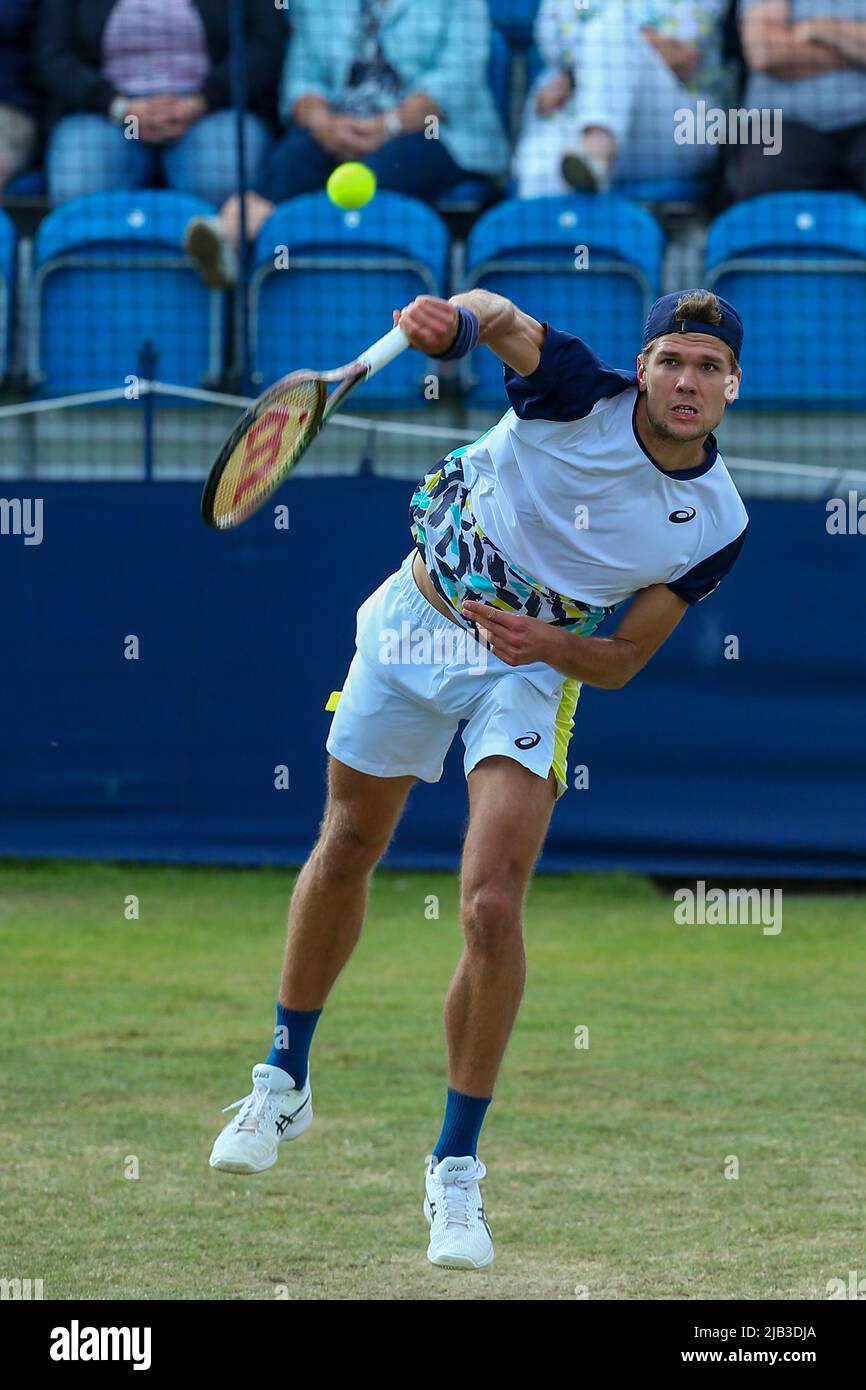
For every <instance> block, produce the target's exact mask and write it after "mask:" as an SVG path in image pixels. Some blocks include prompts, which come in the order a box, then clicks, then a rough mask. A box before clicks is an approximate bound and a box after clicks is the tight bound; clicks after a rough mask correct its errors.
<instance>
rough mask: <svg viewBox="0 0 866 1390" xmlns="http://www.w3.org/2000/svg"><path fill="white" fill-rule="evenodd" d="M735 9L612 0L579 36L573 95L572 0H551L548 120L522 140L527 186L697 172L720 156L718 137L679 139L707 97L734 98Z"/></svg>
mask: <svg viewBox="0 0 866 1390" xmlns="http://www.w3.org/2000/svg"><path fill="white" fill-rule="evenodd" d="M728 9H729V0H603V4H602V5H598V4H596V5H595V6H594V7H591V8H590V9H588V10H587V12H586V18H585V19H584V20H583V22H582V23H581V24H580V25H579V28H578V30H577V33H576V35H574V37H573V38H572V39H571V42H573V43H574V45H575V50H576V60H575V62H574V66H573V68H571V69H569V70H568V71H569V74H570V76H571V84H570V85H572V86H573V94H571V95H568V94H567V93H566V84H565V76H566V64H567V63H568V60H569V54H570V47H569V36H568V35H567V34H566V33H565V30H564V27H563V25H564V19H565V6H564V5H563V4H562V3H557V0H547V3H545V5H544V8H543V10H542V11H541V14H540V19H539V37H540V39H545V40H546V41H547V42H549V41H550V36H551V35H552V36H553V46H552V48H550V49H549V51H548V53H546V54H545V56H546V57H547V60H548V70H547V72H548V74H550V76H544V77H543V78H542V85H541V87H540V89H539V90H538V91H537V92H536V93H535V94H534V95H535V115H536V116H537V118H538V119H537V121H536V120H534V119H532V120H531V122H530V126H529V129H528V131H527V133H526V135H525V137H524V138H523V140H521V142H520V145H519V147H518V153H517V171H518V181H519V182H518V190H519V192H520V194H521V195H522V196H527V195H532V194H536V195H537V194H538V193H542V192H543V193H564V192H567V191H568V189H569V187H571V188H577V189H580V190H581V191H584V192H596V191H602V190H605V189H607V188H608V187H610V184H611V183H612V182H626V181H628V180H632V179H661V178H671V177H679V176H689V175H694V174H698V173H700V172H701V171H702V170H703V169H704V168H706V166H707V165H708V164H711V163H712V162H713V161H714V160H715V159H716V157H717V153H718V151H717V149H716V147H715V146H714V145H711V144H707V143H703V142H699V141H696V140H692V141H690V142H686V143H679V142H678V141H677V140H676V139H675V132H676V130H677V125H678V121H679V119H680V113H681V112H682V111H684V110H690V111H692V112H695V111H696V109H697V102H698V100H699V99H703V100H704V101H705V102H706V104H707V107H711V106H723V107H724V106H726V105H727V102H728V100H729V97H730V96H731V95H732V94H733V90H734V72H733V66H732V65H731V64H728V63H727V62H726V61H725V58H724V53H723V48H724V34H723V23H724V20H725V18H726V15H727V13H728ZM557 19H558V40H557ZM557 42H558V45H559V48H558V53H559V57H558V58H557V57H556V54H557ZM552 60H553V61H552ZM557 64H558V68H559V81H557V82H556V84H555V85H554V78H555V77H556V76H557V73H556V66H557ZM551 68H553V69H554V70H553V72H552V73H551ZM563 96H564V101H563V100H561V98H562V97H563ZM539 97H540V98H541V103H542V105H541V109H539V106H538V100H539ZM547 108H549V109H547ZM545 125H546V128H545Z"/></svg>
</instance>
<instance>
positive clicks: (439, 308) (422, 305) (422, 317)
mask: <svg viewBox="0 0 866 1390" xmlns="http://www.w3.org/2000/svg"><path fill="white" fill-rule="evenodd" d="M458 322H459V315H458V313H457V306H456V305H455V304H451V303H450V302H449V301H448V300H447V299H436V298H435V297H434V296H433V295H432V294H419V296H418V298H417V299H413V300H412V303H411V304H407V306H406V308H405V309H402V310H400V309H395V310H394V327H395V328H396V326H397V324H399V325H400V327H401V328H402V330H403V332H404V333H405V334H406V336H407V338H408V339H409V342H410V344H411V346H412V347H413V348H417V349H418V351H419V352H426V353H429V355H430V356H431V357H436V356H438V354H439V353H442V352H447V351H448V349H449V348H450V346H451V344H452V343H453V342H454V337H455V334H456V332H457V326H458Z"/></svg>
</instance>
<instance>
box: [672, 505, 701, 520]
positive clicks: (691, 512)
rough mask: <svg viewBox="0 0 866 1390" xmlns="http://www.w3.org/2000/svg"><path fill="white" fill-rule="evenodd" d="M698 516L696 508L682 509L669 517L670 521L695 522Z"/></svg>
mask: <svg viewBox="0 0 866 1390" xmlns="http://www.w3.org/2000/svg"><path fill="white" fill-rule="evenodd" d="M696 516H697V512H696V511H695V509H694V507H680V509H679V510H678V511H676V512H671V514H670V516H669V517H668V521H677V522H682V521H694V519H695V517H696Z"/></svg>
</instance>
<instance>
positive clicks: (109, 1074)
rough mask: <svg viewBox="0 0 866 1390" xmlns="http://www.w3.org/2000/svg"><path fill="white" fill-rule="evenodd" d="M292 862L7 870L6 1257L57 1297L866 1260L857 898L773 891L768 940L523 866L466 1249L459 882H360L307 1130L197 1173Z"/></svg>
mask: <svg viewBox="0 0 866 1390" xmlns="http://www.w3.org/2000/svg"><path fill="white" fill-rule="evenodd" d="M292 881H293V875H292V874H290V873H280V872H277V871H273V870H268V871H261V872H228V871H218V870H213V871H212V870H204V869H172V868H148V867H135V866H129V867H125V866H118V865H86V864H73V865H71V864H60V865H19V864H8V865H0V991H2V1007H3V1018H4V1020H5V1024H4V1028H3V1035H2V1061H0V1070H2V1072H3V1074H4V1076H5V1077H6V1079H7V1084H6V1086H5V1087H4V1092H3V1100H2V1112H0V1123H2V1134H3V1162H2V1165H0V1200H2V1204H3V1208H4V1211H3V1218H2V1227H3V1232H4V1237H3V1246H2V1268H0V1276H2V1277H8V1278H12V1277H19V1278H28V1277H29V1278H42V1279H43V1281H44V1293H45V1297H46V1298H63V1299H65V1298H128V1299H137V1298H189V1299H206V1298H234V1299H269V1298H274V1297H276V1296H277V1295H278V1293H282V1296H285V1293H286V1292H287V1293H288V1297H289V1298H292V1299H295V1298H341V1299H343V1298H345V1299H354V1298H362V1299H363V1298H377V1299H392V1298H397V1299H411V1298H422V1299H428V1298H454V1297H458V1298H468V1299H490V1298H496V1299H525V1298H530V1299H573V1298H575V1296H576V1292H575V1291H576V1289H577V1288H578V1287H579V1286H585V1287H586V1289H587V1291H588V1294H589V1297H590V1298H617V1299H626V1298H644V1299H671V1298H684V1297H685V1298H726V1299H731V1298H734V1299H739V1298H746V1299H749V1298H779V1299H791V1298H824V1297H826V1288H825V1286H826V1283H827V1280H828V1279H831V1278H842V1279H844V1280H846V1281H847V1278H848V1271H849V1270H851V1269H857V1270H859V1277H863V1275H864V1274H866V1267H864V1264H863V1241H862V1212H863V1202H864V1197H866V1176H864V1169H863V1162H862V1125H863V1113H864V1099H866V1097H864V1080H863V1077H864V1067H863V1050H864V1021H863V1020H864V1015H863V998H864V993H866V990H864V985H866V980H864V975H866V966H864V952H863V922H864V903H863V900H862V899H860V900H858V899H856V898H853V897H852V898H832V897H826V898H806V897H803V898H797V897H794V896H790V895H788V896H786V899H785V913H784V925H783V930H782V932H781V933H780V935H778V936H776V937H765V936H763V935H762V933H761V929H760V927H759V926H724V927H722V926H715V927H712V926H694V927H684V926H676V925H674V921H673V903H672V899H671V897H670V896H669V895H660V894H658V893H656V891H655V890H654V888H653V887H652V885H651V884H649V883H648V882H646V881H644V880H642V879H639V878H633V877H629V876H625V875H608V876H603V877H595V876H586V875H574V876H567V877H558V878H546V877H545V878H539V879H537V880H536V881H535V883H534V884H533V887H532V890H531V893H530V898H529V904H528V910H527V931H526V935H527V953H528V960H529V979H528V985H527V992H526V997H525V1000H524V1004H523V1008H522V1010H521V1013H520V1015H519V1018H518V1022H517V1027H516V1029H515V1032H514V1035H513V1037H512V1041H511V1044H510V1047H509V1051H508V1053H507V1055H506V1059H505V1065H504V1068H503V1072H502V1076H501V1078H500V1082H499V1085H498V1087H497V1090H496V1095H495V1099H494V1103H493V1105H492V1106H491V1108H490V1110H489V1112H488V1118H487V1123H486V1125H485V1129H484V1133H483V1135H482V1146H481V1153H482V1157H483V1158H484V1159H485V1161H486V1163H487V1165H488V1169H489V1176H488V1178H487V1181H486V1183H485V1185H484V1194H485V1201H486V1206H487V1210H488V1215H489V1218H490V1221H491V1225H492V1228H493V1234H494V1239H495V1242H496V1252H497V1257H496V1261H495V1263H494V1264H493V1265H492V1266H491V1268H490V1269H489V1270H486V1271H484V1272H482V1273H480V1274H465V1273H463V1272H460V1271H444V1270H437V1269H434V1268H432V1267H431V1266H430V1265H428V1263H427V1261H426V1259H425V1256H424V1252H425V1248H426V1231H427V1226H426V1222H425V1221H424V1219H423V1216H422V1214H421V1202H422V1196H423V1176H422V1170H423V1159H424V1156H425V1154H427V1153H428V1152H429V1151H430V1148H431V1147H432V1144H433V1142H434V1140H435V1138H436V1135H437V1134H438V1129H439V1122H440V1118H441V1106H442V1100H443V1096H444V1087H445V1054H444V1040H443V1035H442V1027H441V1006H442V999H443V996H444V993H445V990H446V987H447V984H448V980H449V978H450V975H451V972H452V970H453V967H454V964H455V962H456V960H457V956H458V953H459V944H460V929H459V921H458V914H457V882H456V878H455V876H453V875H445V874H402V875H398V874H381V875H379V876H378V877H377V878H376V879H375V880H374V885H373V888H372V891H371V896H370V906H369V911H368V917H367V924H366V928H365V933H364V936H363V938H362V941H361V944H360V946H359V947H358V950H357V951H356V953H355V956H354V957H353V959H352V961H351V963H350V965H349V967H348V969H347V971H346V972H345V973H344V975H343V977H342V979H341V980H340V982H339V984H338V986H337V989H336V991H335V993H334V995H333V996H332V998H331V1000H330V1001H329V1004H328V1007H327V1009H326V1011H325V1014H324V1016H323V1019H322V1022H321V1024H320V1026H319V1030H318V1033H317V1036H316V1040H315V1043H314V1049H313V1081H314V1087H315V1103H316V1104H315V1108H316V1121H315V1124H314V1126H313V1128H312V1130H311V1131H310V1133H309V1134H308V1135H306V1136H305V1137H304V1138H303V1139H301V1140H300V1141H299V1142H298V1143H297V1144H292V1145H290V1146H284V1147H283V1148H282V1150H281V1156H280V1159H279V1162H278V1163H277V1165H276V1167H275V1168H273V1169H271V1170H270V1171H269V1172H267V1173H264V1174H261V1175H260V1176H257V1177H252V1178H241V1177H232V1176H229V1175H225V1174H216V1173H214V1172H212V1171H211V1170H210V1168H209V1167H208V1163H207V1159H208V1154H209V1151H210V1146H211V1143H212V1141H213V1138H214V1136H215V1134H216V1132H217V1130H218V1129H219V1127H220V1125H221V1124H222V1123H223V1122H224V1121H223V1117H222V1116H221V1115H220V1107H221V1106H223V1105H227V1104H228V1103H229V1101H232V1100H235V1099H236V1098H238V1097H239V1096H242V1095H244V1094H245V1093H246V1091H247V1090H248V1089H249V1087H248V1078H249V1068H250V1066H251V1065H252V1064H253V1063H254V1062H255V1061H258V1060H260V1059H261V1058H262V1056H263V1055H264V1054H265V1052H266V1051H267V1044H268V1039H269V1034H270V1031H271V1028H272V1026H273V1016H272V1002H273V998H274V997H275V990H276V982H277V976H278V970H279V962H280V957H281V949H282V940H283V931H284V921H285V910H286V903H287V900H288V895H289V891H290V888H291V884H292ZM430 893H435V894H438V895H439V900H440V917H439V920H438V921H428V920H426V918H425V915H424V907H425V899H426V897H427V895H428V894H430ZM128 894H136V895H138V897H139V899H140V917H139V919H138V920H137V921H134V920H133V921H128V920H126V919H125V917H124V900H125V898H126V896H127V895H128ZM581 1024H585V1025H588V1027H589V1032H590V1046H589V1049H588V1050H582V1051H578V1050H576V1049H575V1046H574V1033H575V1027H576V1026H577V1025H581ZM129 1155H135V1156H136V1158H137V1160H138V1164H139V1168H140V1176H139V1177H138V1179H137V1180H129V1179H127V1178H125V1177H124V1162H125V1160H126V1158H127V1156H129ZM729 1155H735V1156H736V1158H737V1159H738V1161H739V1177H738V1178H737V1179H736V1180H731V1179H726V1178H725V1176H724V1167H725V1162H726V1159H727V1158H728V1156H729Z"/></svg>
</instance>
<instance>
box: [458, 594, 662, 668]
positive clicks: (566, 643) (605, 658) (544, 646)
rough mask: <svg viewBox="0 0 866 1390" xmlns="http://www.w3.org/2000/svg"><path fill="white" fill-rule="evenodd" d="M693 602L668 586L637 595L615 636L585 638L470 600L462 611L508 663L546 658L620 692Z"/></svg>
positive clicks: (520, 663)
mask: <svg viewBox="0 0 866 1390" xmlns="http://www.w3.org/2000/svg"><path fill="white" fill-rule="evenodd" d="M687 608H688V604H687V603H686V601H685V599H681V598H680V597H679V596H678V595H677V594H675V593H674V592H673V591H672V590H671V589H669V588H668V587H667V585H666V584H652V585H651V586H650V587H649V588H648V589H642V590H641V592H640V593H639V594H636V595H635V598H634V599H633V601H632V604H631V607H630V608H629V610H628V612H627V613H626V614H625V616H624V618H623V620H622V622H621V623H620V625H619V627H618V628H617V630H616V632H615V633H614V634H613V636H612V637H581V636H580V634H579V633H574V632H565V631H564V630H563V629H562V628H558V627H552V626H551V624H550V623H545V622H542V621H541V620H540V619H539V618H527V617H526V616H525V615H523V614H520V613H505V612H502V611H501V610H500V609H497V608H493V607H492V606H491V605H490V604H487V603H475V602H474V601H471V600H469V599H467V600H466V601H465V602H464V604H463V608H462V610H461V611H462V612H463V613H464V615H465V616H466V617H467V618H470V619H471V620H472V622H474V623H475V624H477V626H478V628H479V630H480V631H481V633H482V635H483V637H484V639H485V640H486V641H487V643H488V645H489V646H490V648H491V650H492V651H493V654H494V656H498V657H499V659H500V660H501V661H504V662H506V664H507V665H509V666H523V665H526V664H527V663H529V662H533V661H544V662H546V664H547V665H548V666H552V667H553V668H554V670H555V671H561V672H562V674H563V675H564V676H573V677H574V678H575V679H576V680H580V681H585V682H586V684H587V685H597V686H600V687H601V689H603V690H620V689H621V688H622V687H623V686H624V685H626V684H627V683H628V681H630V680H631V678H632V676H636V675H637V673H638V671H640V670H641V669H642V667H644V666H646V664H647V662H648V661H649V659H650V657H651V656H652V655H653V653H654V652H657V651H658V649H659V647H660V646H661V645H662V643H663V642H665V641H666V640H667V638H668V637H670V635H671V633H672V632H673V630H674V628H675V627H676V626H677V623H678V622H679V621H680V619H681V618H682V616H683V614H684V613H685V611H686V609H687Z"/></svg>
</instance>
